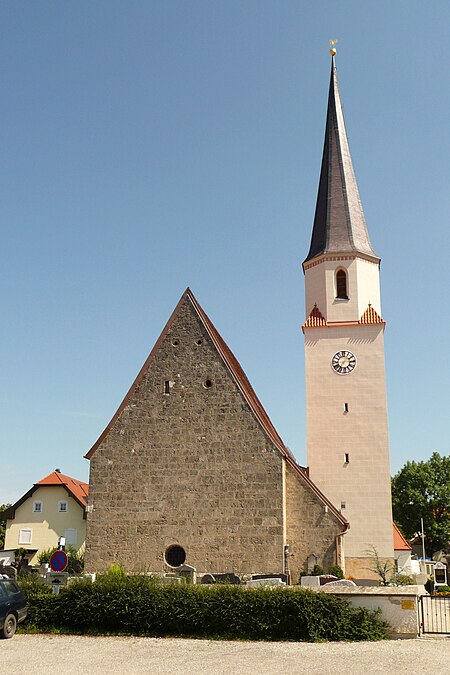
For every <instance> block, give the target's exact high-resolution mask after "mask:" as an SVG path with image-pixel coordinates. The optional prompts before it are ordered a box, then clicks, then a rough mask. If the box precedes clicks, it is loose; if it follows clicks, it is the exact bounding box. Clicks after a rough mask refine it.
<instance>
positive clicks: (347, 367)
mask: <svg viewBox="0 0 450 675" xmlns="http://www.w3.org/2000/svg"><path fill="white" fill-rule="evenodd" d="M331 367H332V368H333V370H334V371H335V372H336V373H337V374H338V375H348V373H351V372H352V370H354V369H355V367H356V356H355V355H354V354H352V353H351V352H347V351H345V350H343V351H341V352H336V354H335V355H334V356H333V358H332V359H331Z"/></svg>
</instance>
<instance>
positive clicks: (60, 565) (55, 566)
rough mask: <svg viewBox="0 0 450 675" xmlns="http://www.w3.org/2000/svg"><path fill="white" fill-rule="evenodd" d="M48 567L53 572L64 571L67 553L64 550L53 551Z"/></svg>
mask: <svg viewBox="0 0 450 675" xmlns="http://www.w3.org/2000/svg"><path fill="white" fill-rule="evenodd" d="M50 567H51V568H52V570H53V571H54V572H64V570H65V569H66V567H67V553H66V552H65V551H55V552H54V553H52V555H51V556H50Z"/></svg>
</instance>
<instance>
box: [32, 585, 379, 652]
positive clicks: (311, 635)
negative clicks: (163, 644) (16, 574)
mask: <svg viewBox="0 0 450 675" xmlns="http://www.w3.org/2000/svg"><path fill="white" fill-rule="evenodd" d="M28 602H29V608H30V620H29V621H28V620H27V622H26V624H25V626H24V629H25V630H26V628H27V624H28V626H29V627H30V629H31V630H36V629H40V630H52V629H53V630H60V631H65V632H74V633H91V634H92V633H94V634H102V633H115V634H128V635H148V636H155V637H156V636H161V637H163V636H178V637H199V638H225V639H246V640H296V641H308V642H317V641H325V640H334V641H336V640H380V639H382V638H384V637H386V628H387V627H386V624H385V623H384V622H383V621H381V620H380V618H379V612H376V611H371V610H368V609H366V608H354V607H351V606H350V605H349V604H348V603H347V602H345V601H344V600H342V599H341V598H338V597H337V596H333V595H327V594H325V593H316V592H312V591H308V590H304V589H300V588H298V587H297V588H275V589H273V588H272V589H270V588H243V587H240V586H232V585H226V584H223V585H222V584H220V585H212V586H209V585H198V586H197V585H183V586H178V585H175V584H169V585H166V584H164V585H163V584H160V583H159V582H158V581H157V580H156V579H153V578H150V577H145V576H141V577H139V576H136V577H126V576H125V577H122V576H116V575H111V574H105V575H102V576H100V577H98V579H97V580H96V581H95V582H91V581H89V580H86V579H83V580H80V581H76V582H73V583H71V584H70V585H69V586H67V587H66V588H63V589H61V592H60V593H59V595H45V596H44V595H43V594H42V593H39V594H37V595H36V596H34V595H33V593H31V592H30V594H29V596H28Z"/></svg>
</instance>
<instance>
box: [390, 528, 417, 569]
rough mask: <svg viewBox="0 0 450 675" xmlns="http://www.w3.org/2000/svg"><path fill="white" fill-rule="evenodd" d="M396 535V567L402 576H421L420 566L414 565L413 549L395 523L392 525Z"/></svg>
mask: <svg viewBox="0 0 450 675" xmlns="http://www.w3.org/2000/svg"><path fill="white" fill-rule="evenodd" d="M392 528H393V534H394V559H395V566H396V568H397V570H398V572H400V573H401V574H406V575H411V574H419V571H420V570H419V568H418V564H416V565H412V561H411V554H412V548H411V546H410V545H409V544H408V542H407V541H406V539H405V537H404V536H403V534H402V533H401V532H400V530H399V529H398V527H397V525H396V524H395V523H393V524H392Z"/></svg>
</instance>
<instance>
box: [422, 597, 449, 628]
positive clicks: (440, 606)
mask: <svg viewBox="0 0 450 675" xmlns="http://www.w3.org/2000/svg"><path fill="white" fill-rule="evenodd" d="M420 609H421V619H422V633H450V596H447V597H445V596H442V597H440V596H439V595H421V596H420Z"/></svg>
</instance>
